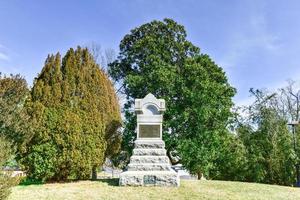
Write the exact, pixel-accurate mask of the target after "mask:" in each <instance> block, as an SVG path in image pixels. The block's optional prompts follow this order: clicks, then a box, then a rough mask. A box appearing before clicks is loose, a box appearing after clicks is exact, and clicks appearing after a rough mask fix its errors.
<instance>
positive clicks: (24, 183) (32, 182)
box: [19, 178, 44, 186]
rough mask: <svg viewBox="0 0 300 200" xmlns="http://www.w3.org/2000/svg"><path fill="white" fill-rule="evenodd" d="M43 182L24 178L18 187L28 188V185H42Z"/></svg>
mask: <svg viewBox="0 0 300 200" xmlns="http://www.w3.org/2000/svg"><path fill="white" fill-rule="evenodd" d="M42 184H44V182H42V181H37V180H32V179H27V178H24V179H22V180H21V181H20V183H19V185H20V186H28V185H42Z"/></svg>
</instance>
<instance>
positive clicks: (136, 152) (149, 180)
mask: <svg viewBox="0 0 300 200" xmlns="http://www.w3.org/2000/svg"><path fill="white" fill-rule="evenodd" d="M165 110H166V107H165V100H163V99H156V98H155V96H154V95H153V94H151V93H150V94H148V95H147V96H146V97H145V98H143V99H136V100H135V112H136V114H137V139H136V140H135V142H134V149H133V155H132V156H131V158H130V163H129V165H128V170H127V171H125V172H123V173H121V174H120V181H119V184H120V185H122V186H126V185H128V186H179V183H180V181H179V176H178V174H177V173H176V172H175V171H174V170H173V169H172V168H171V164H170V160H169V158H168V156H166V150H165V143H164V141H163V140H162V122H163V115H162V114H163V112H164V111H165Z"/></svg>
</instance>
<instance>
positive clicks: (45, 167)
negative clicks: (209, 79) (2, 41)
mask: <svg viewBox="0 0 300 200" xmlns="http://www.w3.org/2000/svg"><path fill="white" fill-rule="evenodd" d="M26 105H27V109H28V113H29V116H30V122H31V129H30V131H28V132H27V133H26V135H24V136H23V138H24V140H23V145H22V146H21V148H20V149H19V151H20V152H21V155H22V156H21V162H22V163H23V164H24V166H25V167H26V169H27V171H28V175H29V177H30V178H34V179H40V180H43V181H45V180H66V179H69V178H73V179H74V178H75V179H86V178H89V177H90V175H91V172H92V170H94V171H95V169H96V167H97V166H100V165H102V163H103V162H104V159H105V157H108V156H112V155H113V154H116V153H117V152H118V151H119V148H120V138H121V137H120V134H119V133H118V131H117V130H118V128H119V127H120V124H121V118H120V111H119V104H118V99H117V97H116V95H115V92H114V88H113V86H112V84H111V82H110V80H109V79H108V77H107V76H106V74H105V73H104V72H103V71H102V70H101V69H100V68H99V66H98V65H97V64H96V63H95V61H94V59H93V57H92V56H91V54H90V53H89V52H88V50H87V49H82V48H80V47H78V48H77V49H76V50H73V49H70V50H69V51H68V52H67V53H66V55H65V56H64V57H63V59H61V56H60V54H56V55H50V56H48V58H47V59H46V61H45V66H44V67H43V69H42V72H41V73H40V74H39V76H38V77H37V78H36V79H35V82H34V86H33V88H32V91H31V99H30V100H29V101H28V102H27V104H26Z"/></svg>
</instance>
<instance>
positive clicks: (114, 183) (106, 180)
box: [93, 178, 119, 186]
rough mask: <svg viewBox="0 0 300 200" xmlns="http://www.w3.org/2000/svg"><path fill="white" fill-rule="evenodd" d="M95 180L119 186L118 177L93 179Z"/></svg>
mask: <svg viewBox="0 0 300 200" xmlns="http://www.w3.org/2000/svg"><path fill="white" fill-rule="evenodd" d="M93 181H97V182H102V183H106V184H107V185H109V186H119V179H118V178H107V179H97V180H93Z"/></svg>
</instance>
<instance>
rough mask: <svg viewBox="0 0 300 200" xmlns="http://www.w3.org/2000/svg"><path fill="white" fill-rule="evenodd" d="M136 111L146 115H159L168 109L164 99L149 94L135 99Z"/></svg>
mask: <svg viewBox="0 0 300 200" xmlns="http://www.w3.org/2000/svg"><path fill="white" fill-rule="evenodd" d="M134 110H135V112H136V113H137V114H144V115H159V114H162V113H163V112H164V111H165V110H166V103H165V100H164V99H157V98H156V97H155V96H154V95H153V94H151V93H149V94H147V95H146V96H145V97H144V98H143V99H135V109H134Z"/></svg>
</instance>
